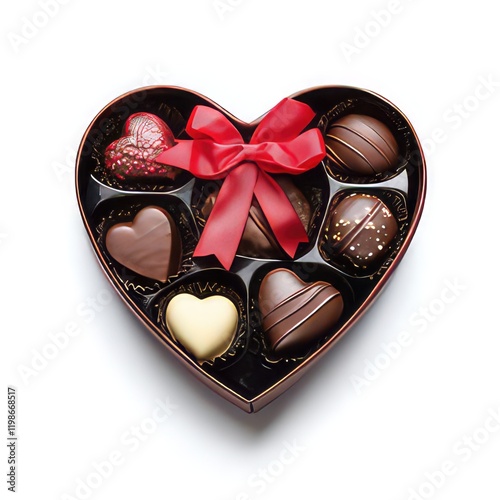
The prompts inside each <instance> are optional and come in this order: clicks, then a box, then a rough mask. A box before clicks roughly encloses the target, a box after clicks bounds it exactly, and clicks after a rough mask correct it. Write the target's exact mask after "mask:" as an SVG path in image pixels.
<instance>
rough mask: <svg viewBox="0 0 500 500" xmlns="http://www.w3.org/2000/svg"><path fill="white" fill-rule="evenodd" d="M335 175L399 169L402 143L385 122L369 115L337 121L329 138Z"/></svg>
mask: <svg viewBox="0 0 500 500" xmlns="http://www.w3.org/2000/svg"><path fill="white" fill-rule="evenodd" d="M325 146H326V153H327V155H328V157H329V158H330V162H331V168H332V170H333V171H334V172H336V173H339V174H348V175H359V176H367V175H376V174H380V173H382V172H386V171H387V170H390V169H392V168H394V167H395V166H396V163H397V159H398V144H397V142H396V139H395V137H394V135H393V134H392V132H391V131H390V130H389V128H388V127H387V126H386V125H385V124H383V123H382V122H381V121H379V120H377V119H375V118H372V117H371V116H366V115H356V114H352V115H347V116H344V117H342V118H340V119H339V120H337V121H336V122H334V123H333V124H332V125H331V126H330V128H329V129H328V131H327V133H326V137H325Z"/></svg>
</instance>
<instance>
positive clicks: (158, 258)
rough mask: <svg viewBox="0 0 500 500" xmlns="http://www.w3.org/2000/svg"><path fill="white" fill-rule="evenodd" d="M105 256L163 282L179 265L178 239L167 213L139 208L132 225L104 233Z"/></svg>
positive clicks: (179, 250)
mask: <svg viewBox="0 0 500 500" xmlns="http://www.w3.org/2000/svg"><path fill="white" fill-rule="evenodd" d="M106 249H107V251H108V252H109V254H110V255H111V256H112V257H113V258H114V259H115V260H117V261H118V262H119V263H120V264H123V265H124V266H125V267H127V268H128V269H130V270H132V271H134V272H136V273H137V274H140V275H141V276H146V277H147V278H151V279H153V280H158V281H161V282H162V283H165V282H166V281H167V279H168V277H169V276H171V275H173V274H176V273H177V271H178V270H179V266H180V263H181V255H182V248H181V240H180V236H179V232H178V231H177V228H176V226H175V222H174V221H173V220H172V217H171V216H170V214H169V213H168V212H167V211H165V210H163V209H162V208H159V207H154V206H149V207H145V208H143V209H142V210H141V211H140V212H138V214H137V215H136V216H135V217H134V220H133V221H132V222H122V223H121V224H115V225H114V226H112V227H111V228H109V229H108V231H107V233H106Z"/></svg>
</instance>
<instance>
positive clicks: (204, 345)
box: [165, 293, 238, 361]
mask: <svg viewBox="0 0 500 500" xmlns="http://www.w3.org/2000/svg"><path fill="white" fill-rule="evenodd" d="M165 319H166V322H167V327H168V329H169V331H170V333H171V334H172V337H173V338H174V339H175V340H177V341H178V342H179V343H180V344H182V345H183V346H184V347H185V348H186V349H187V350H188V351H189V352H191V353H192V354H193V355H194V356H195V357H196V359H197V360H198V361H207V360H214V359H215V358H217V357H219V356H222V355H223V354H224V353H225V352H226V351H227V350H228V349H229V347H230V345H231V343H232V342H233V339H234V336H235V334H236V331H237V328H238V311H237V310H236V307H235V306H234V304H233V303H232V302H231V301H230V300H229V299H227V298H226V297H223V296H222V295H212V296H211V297H207V298H205V299H199V298H197V297H195V296H194V295H190V294H188V293H180V294H179V295H176V296H175V297H173V298H172V300H171V301H170V302H169V303H168V305H167V309H166V313H165Z"/></svg>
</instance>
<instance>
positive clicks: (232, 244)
mask: <svg viewBox="0 0 500 500" xmlns="http://www.w3.org/2000/svg"><path fill="white" fill-rule="evenodd" d="M258 176H259V174H258V167H257V166H256V165H255V164H253V163H244V164H242V165H240V166H239V167H238V168H235V169H234V170H232V171H231V172H230V173H229V175H228V176H227V177H226V178H225V179H224V183H223V184H222V187H221V190H220V192H219V195H218V196H217V200H216V202H215V205H214V208H213V209H212V212H211V214H210V216H209V218H208V220H207V222H206V224H205V228H204V229H203V232H202V233H201V237H200V240H199V242H198V245H197V246H196V249H195V251H194V254H193V256H194V257H205V256H207V255H215V257H217V259H218V260H219V262H220V263H221V264H222V266H223V267H224V268H225V269H227V270H229V268H230V267H231V265H232V263H233V260H234V257H235V255H236V251H237V250H238V246H239V244H240V240H241V237H242V236H243V231H244V230H245V225H246V222H247V219H248V212H249V211H250V207H251V205H252V198H253V192H254V186H255V184H256V182H257V178H258ZM235 193H237V196H235Z"/></svg>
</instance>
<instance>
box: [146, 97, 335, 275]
mask: <svg viewBox="0 0 500 500" xmlns="http://www.w3.org/2000/svg"><path fill="white" fill-rule="evenodd" d="M313 117H314V112H313V110H312V109H311V108H310V107H309V106H308V105H307V104H304V103H301V102H299V101H294V100H293V99H284V100H283V101H281V102H280V103H279V104H278V105H277V106H276V107H274V108H273V109H272V110H271V111H269V113H267V115H266V116H265V117H264V118H263V119H262V120H261V122H260V123H259V125H258V126H257V128H256V129H255V131H254V133H253V135H252V138H251V139H250V143H248V144H246V143H245V142H244V140H243V138H242V136H241V134H240V133H239V132H238V130H237V129H236V127H235V126H234V125H233V124H232V123H231V122H230V121H229V120H228V119H227V118H226V117H225V116H224V115H223V114H222V113H221V112H220V111H217V110H215V109H212V108H209V107H207V106H196V107H195V108H194V109H193V111H192V113H191V116H190V117H189V120H188V123H187V125H186V132H187V133H188V134H189V135H190V136H191V137H192V138H193V140H179V141H177V143H176V145H175V146H174V147H172V148H170V149H168V150H167V151H164V152H163V153H161V154H160V155H158V157H157V158H156V160H155V161H157V162H159V163H165V164H168V165H172V166H175V167H179V168H182V169H184V170H189V171H190V172H191V173H192V174H193V175H194V176H195V177H199V178H201V179H223V178H225V180H224V183H223V184H222V187H221V190H220V192H219V194H218V196H217V200H216V203H215V205H214V207H213V210H212V212H211V214H210V217H209V218H208V220H207V223H206V225H205V228H204V229H203V232H202V235H201V238H200V241H199V242H198V245H197V247H196V250H195V252H194V256H195V257H202V256H206V255H211V254H213V255H215V256H216V257H217V259H218V260H219V262H220V263H221V264H222V265H223V266H224V268H226V269H229V268H230V267H231V264H232V262H233V260H234V256H235V255H236V251H237V248H238V245H239V242H240V240H241V237H242V235H243V231H244V229H245V224H246V221H247V218H248V213H249V210H250V207H251V205H252V197H253V196H255V197H256V199H257V201H258V202H259V205H260V207H261V209H262V212H263V213H264V215H265V216H266V219H267V221H268V222H269V225H270V227H271V229H272V231H273V233H274V235H275V236H276V240H277V241H278V242H279V244H280V245H281V247H282V248H283V250H284V251H285V252H286V253H287V254H288V255H289V256H290V257H293V256H294V255H295V252H296V251H297V247H298V245H299V243H301V242H306V243H307V242H308V238H307V234H306V232H305V230H304V227H303V226H302V223H301V222H300V219H299V217H298V215H297V213H296V212H295V210H294V208H293V206H292V204H291V203H290V201H289V200H288V198H287V196H286V194H285V193H284V192H283V190H282V189H281V187H280V186H279V184H278V183H277V182H276V181H275V180H274V179H273V178H272V177H271V176H270V175H269V173H271V174H294V175H297V174H300V173H302V172H305V171H307V170H310V169H311V168H313V167H315V166H316V165H317V164H318V163H319V162H320V161H321V160H322V159H323V158H324V156H325V145H324V141H323V137H322V135H321V133H320V131H319V130H318V129H317V128H314V129H310V130H308V131H306V132H304V133H303V134H301V133H300V132H301V131H302V130H303V129H304V128H305V127H306V126H307V125H308V124H309V122H310V121H311V120H312V118H313Z"/></svg>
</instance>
